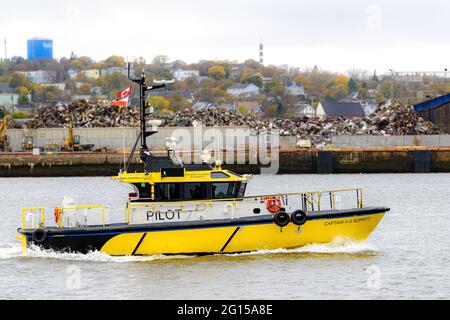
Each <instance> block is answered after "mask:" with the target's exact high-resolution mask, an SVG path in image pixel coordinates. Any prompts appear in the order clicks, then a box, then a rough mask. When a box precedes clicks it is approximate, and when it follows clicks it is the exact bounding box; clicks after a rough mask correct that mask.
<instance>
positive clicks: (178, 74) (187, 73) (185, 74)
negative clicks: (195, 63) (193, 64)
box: [173, 68, 200, 81]
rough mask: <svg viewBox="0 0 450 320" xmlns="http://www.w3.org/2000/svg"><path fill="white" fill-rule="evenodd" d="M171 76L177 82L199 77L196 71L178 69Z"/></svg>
mask: <svg viewBox="0 0 450 320" xmlns="http://www.w3.org/2000/svg"><path fill="white" fill-rule="evenodd" d="M173 76H174V77H175V79H176V80H177V81H184V80H186V79H188V78H192V77H199V76H200V72H199V71H198V70H183V69H181V68H178V69H177V70H175V71H174V72H173Z"/></svg>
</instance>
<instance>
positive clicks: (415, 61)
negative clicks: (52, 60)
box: [0, 0, 450, 73]
mask: <svg viewBox="0 0 450 320" xmlns="http://www.w3.org/2000/svg"><path fill="white" fill-rule="evenodd" d="M1 1H2V2H5V4H3V5H2V10H1V11H0V37H2V38H3V37H6V38H7V42H8V56H12V55H21V56H26V40H27V39H29V38H32V37H35V36H45V37H49V38H51V39H53V40H54V55H55V57H56V58H60V57H62V56H66V57H68V56H70V52H71V51H74V52H75V54H77V55H78V56H81V55H87V56H91V57H92V58H94V59H96V60H102V59H105V58H106V57H108V56H110V55H112V54H118V55H122V56H124V57H130V58H131V57H138V56H143V57H144V58H146V59H147V60H151V59H152V58H153V57H154V56H155V55H157V54H165V55H167V56H169V58H170V59H171V60H175V59H180V60H184V61H186V62H196V61H198V60H200V59H228V60H238V61H243V60H245V59H248V58H253V59H255V60H257V59H258V44H259V41H260V39H262V41H263V43H264V45H265V63H266V64H275V65H281V64H289V65H292V66H298V67H300V68H305V67H312V66H314V65H318V66H319V68H321V69H328V70H331V71H341V72H345V71H347V70H348V69H351V68H362V69H367V70H371V71H372V70H374V69H376V70H377V71H378V72H379V73H383V72H387V71H388V70H389V69H391V68H392V69H394V70H395V71H410V70H418V71H434V70H436V71H441V70H443V69H444V68H446V67H448V68H450V61H449V57H450V41H449V39H450V19H449V17H448V15H449V12H450V1H446V0H426V1H424V0H423V1H418V0H408V1H403V0H402V1H399V0H398V1H387V0H378V1H376V0H373V1H367V0H340V1H332V0H315V1H294V0H240V1H239V0H221V1H218V0H190V1H189V0H161V1H154V0H142V1H141V0H136V1H123V0H122V1H117V0H72V1H52V0H35V1H23V0H16V1H10V0H1ZM6 2H8V3H7V4H6ZM1 47H2V50H1V51H0V52H1V56H3V41H2V46H1Z"/></svg>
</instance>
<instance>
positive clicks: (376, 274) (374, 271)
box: [366, 264, 381, 290]
mask: <svg viewBox="0 0 450 320" xmlns="http://www.w3.org/2000/svg"><path fill="white" fill-rule="evenodd" d="M366 273H367V274H369V277H368V278H367V289H369V290H380V289H381V268H380V267H379V266H378V265H376V264H374V265H371V266H369V267H368V268H367V269H366Z"/></svg>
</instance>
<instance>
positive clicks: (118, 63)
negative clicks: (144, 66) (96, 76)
mask: <svg viewBox="0 0 450 320" xmlns="http://www.w3.org/2000/svg"><path fill="white" fill-rule="evenodd" d="M124 66H125V59H124V58H123V57H120V56H115V55H113V56H110V57H108V58H107V59H106V60H105V62H104V67H105V68H110V67H124Z"/></svg>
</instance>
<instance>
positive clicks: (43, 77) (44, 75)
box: [17, 70, 57, 84]
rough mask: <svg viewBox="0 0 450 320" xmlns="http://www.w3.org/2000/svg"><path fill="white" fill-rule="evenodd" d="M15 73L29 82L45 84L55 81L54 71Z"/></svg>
mask: <svg viewBox="0 0 450 320" xmlns="http://www.w3.org/2000/svg"><path fill="white" fill-rule="evenodd" d="M17 73H19V74H22V75H24V76H25V77H27V78H28V80H30V81H31V82H34V83H39V84H43V83H44V84H45V83H53V82H55V81H56V78H57V74H56V71H43V70H40V71H17Z"/></svg>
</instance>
